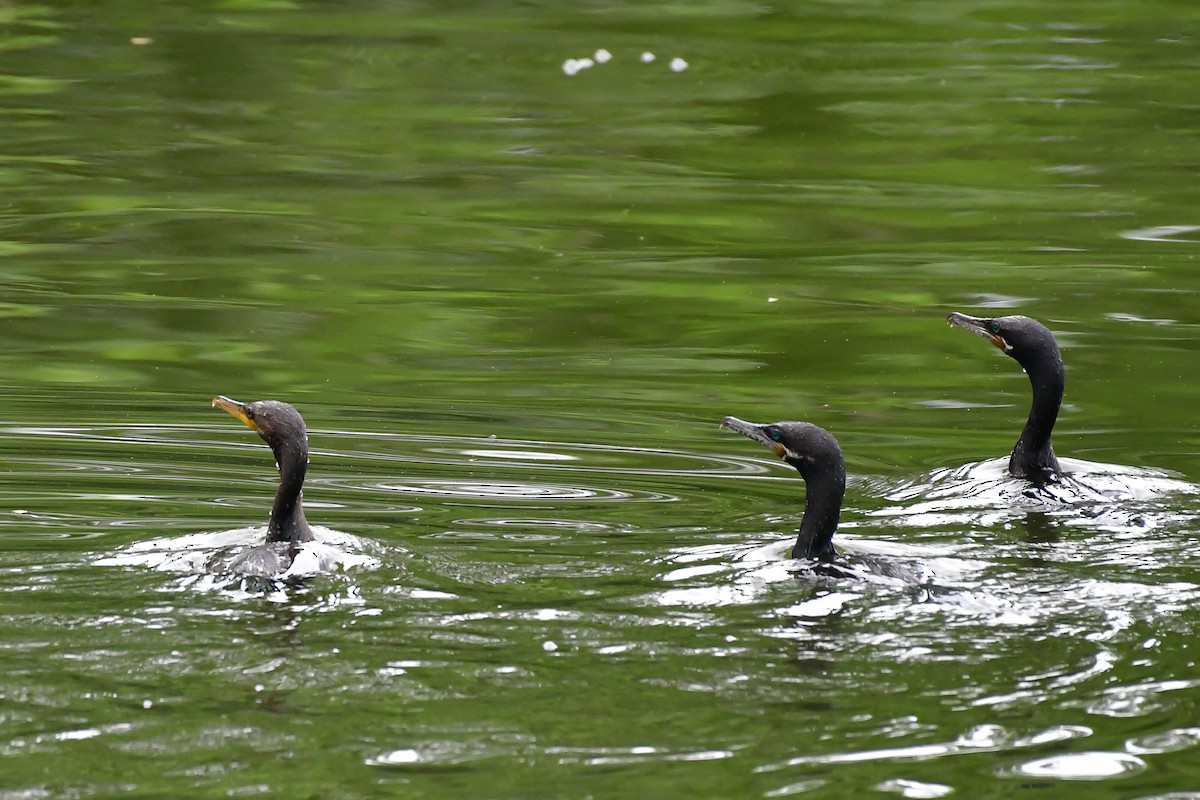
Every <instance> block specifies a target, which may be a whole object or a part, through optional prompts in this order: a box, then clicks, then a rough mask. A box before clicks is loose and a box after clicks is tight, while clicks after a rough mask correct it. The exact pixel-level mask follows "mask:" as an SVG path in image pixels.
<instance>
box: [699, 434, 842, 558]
mask: <svg viewBox="0 0 1200 800" xmlns="http://www.w3.org/2000/svg"><path fill="white" fill-rule="evenodd" d="M721 427H723V428H728V429H729V430H731V431H735V432H736V433H740V434H742V435H743V436H745V437H747V438H749V439H753V440H754V441H756V442H758V443H759V444H761V445H762V446H763V447H766V448H767V449H768V450H770V451H771V452H773V453H774V454H775V455H777V456H779V457H780V458H782V459H783V460H784V461H786V462H787V463H789V464H791V465H792V466H793V467H795V469H796V471H797V472H799V473H800V476H801V477H802V478H804V483H805V486H806V487H807V491H806V494H805V497H804V517H803V518H802V519H801V520H800V531H799V533H798V534H797V536H796V544H795V546H794V547H793V548H792V558H814V559H818V560H820V561H832V560H833V558H834V557H835V556H836V555H837V551H836V550H834V549H833V533H834V531H836V530H837V526H838V518H839V517H840V516H841V511H842V500H843V498H844V497H845V496H846V463H845V460H844V459H843V458H842V448H841V447H839V446H838V443H837V439H835V438H833V435H832V434H830V433H829V431H827V430H825V429H824V428H820V427H818V426H816V425H813V424H812V423H809V422H775V423H770V424H766V425H759V424H757V423H753V422H745V421H743V420H740V419H738V418H737V417H726V418H725V419H724V420H723V421H722V422H721Z"/></svg>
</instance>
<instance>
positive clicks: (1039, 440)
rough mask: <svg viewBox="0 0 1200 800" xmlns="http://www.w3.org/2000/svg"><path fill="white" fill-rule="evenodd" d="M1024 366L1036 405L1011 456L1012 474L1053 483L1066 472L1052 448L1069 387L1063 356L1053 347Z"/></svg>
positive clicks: (1040, 482)
mask: <svg viewBox="0 0 1200 800" xmlns="http://www.w3.org/2000/svg"><path fill="white" fill-rule="evenodd" d="M1021 366H1022V367H1024V368H1025V372H1026V374H1027V375H1029V383H1030V385H1031V386H1032V387H1033V403H1032V405H1031V406H1030V408H1029V419H1027V420H1026V421H1025V428H1024V430H1022V431H1021V436H1020V438H1019V439H1017V444H1016V446H1015V447H1014V448H1013V451H1012V455H1011V456H1009V459H1008V471H1009V473H1010V474H1011V475H1013V476H1014V477H1017V478H1028V479H1029V480H1032V481H1034V482H1035V483H1038V484H1044V483H1053V482H1056V481H1057V480H1058V477H1059V475H1060V474H1061V472H1062V470H1061V468H1060V467H1059V465H1058V457H1057V456H1055V455H1054V448H1053V446H1051V444H1050V434H1051V433H1053V432H1054V423H1055V421H1056V420H1057V419H1058V409H1059V407H1060V406H1061V405H1062V398H1063V389H1064V387H1065V385H1066V375H1065V371H1064V369H1063V362H1062V356H1061V355H1060V354H1059V352H1058V347H1053V348H1052V349H1051V350H1049V351H1047V352H1043V353H1040V354H1039V357H1038V358H1036V359H1033V360H1031V361H1030V363H1022V364H1021Z"/></svg>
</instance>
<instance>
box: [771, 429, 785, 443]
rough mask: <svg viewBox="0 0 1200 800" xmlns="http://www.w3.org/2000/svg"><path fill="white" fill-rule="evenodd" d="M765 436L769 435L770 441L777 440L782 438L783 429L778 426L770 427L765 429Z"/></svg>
mask: <svg viewBox="0 0 1200 800" xmlns="http://www.w3.org/2000/svg"><path fill="white" fill-rule="evenodd" d="M767 436H770V437H771V441H774V442H778V441H780V440H782V439H783V431H781V430H779V428H770V429H768V430H767Z"/></svg>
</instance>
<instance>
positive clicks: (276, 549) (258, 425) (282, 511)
mask: <svg viewBox="0 0 1200 800" xmlns="http://www.w3.org/2000/svg"><path fill="white" fill-rule="evenodd" d="M212 404H213V407H214V408H219V409H221V410H222V411H225V412H228V413H229V414H232V415H233V416H235V417H237V418H238V419H240V420H241V421H242V422H244V423H246V425H247V426H249V428H250V430H252V431H254V432H255V433H257V434H258V435H259V436H261V437H262V438H263V439H264V440H265V441H266V443H267V444H268V445H270V446H271V452H273V453H274V454H275V466H276V468H277V469H278V470H279V490H278V491H277V492H276V493H275V503H274V504H273V505H272V506H271V519H270V521H269V522H268V523H267V542H266V544H263V545H259V546H257V547H252V548H250V549H249V550H247V551H245V552H244V553H241V554H239V555H238V556H236V557H235V558H234V559H232V560H231V561H229V562H227V563H224V564H221V565H220V569H221V571H223V572H235V573H240V574H244V575H263V576H273V575H278V574H280V573H282V572H285V571H286V570H287V568H288V567H289V566H290V565H291V563H292V560H293V559H294V558H295V557H296V552H297V551H298V549H299V547H298V545H300V544H303V543H304V542H311V541H312V540H313V532H312V529H311V528H309V527H308V520H306V519H305V518H304V507H303V506H302V505H301V490H302V489H303V487H304V474H305V472H306V471H307V470H308V431H307V429H306V428H305V427H304V419H303V418H302V417H301V416H300V412H298V411H296V409H295V408H293V407H292V406H290V405H288V404H287V403H280V402H278V401H276V400H259V401H258V402H256V403H239V402H238V401H236V400H230V399H229V398H228V397H223V396H217V397H214V398H213V400H212Z"/></svg>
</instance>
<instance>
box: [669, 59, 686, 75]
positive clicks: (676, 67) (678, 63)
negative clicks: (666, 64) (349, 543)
mask: <svg viewBox="0 0 1200 800" xmlns="http://www.w3.org/2000/svg"><path fill="white" fill-rule="evenodd" d="M687 68H688V63H687V62H686V61H684V60H683V59H682V58H672V59H671V72H683V71H684V70H685V69H687Z"/></svg>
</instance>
